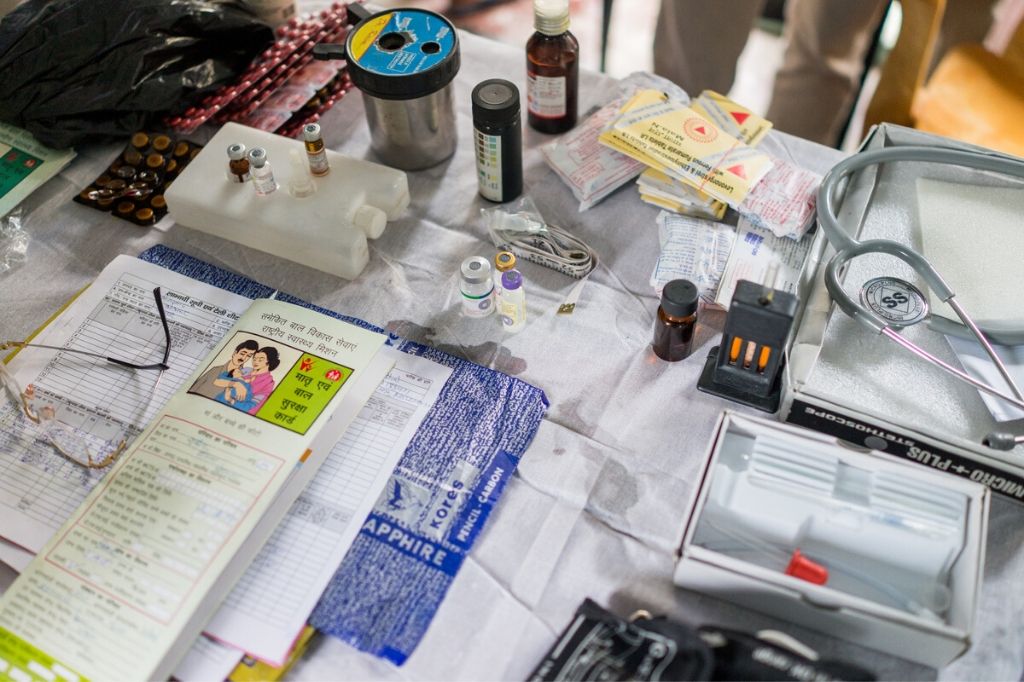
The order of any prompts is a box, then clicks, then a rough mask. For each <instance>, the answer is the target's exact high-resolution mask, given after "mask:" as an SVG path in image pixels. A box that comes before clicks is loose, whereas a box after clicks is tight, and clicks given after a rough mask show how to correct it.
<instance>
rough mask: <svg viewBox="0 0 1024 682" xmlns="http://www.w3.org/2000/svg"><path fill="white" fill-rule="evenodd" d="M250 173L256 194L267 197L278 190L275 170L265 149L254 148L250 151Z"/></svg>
mask: <svg viewBox="0 0 1024 682" xmlns="http://www.w3.org/2000/svg"><path fill="white" fill-rule="evenodd" d="M249 166H250V169H249V173H250V175H251V176H252V186H253V188H255V190H256V194H258V195H259V196H261V197H265V196H267V195H268V194H273V193H274V192H275V191H276V190H277V181H276V180H274V170H273V169H272V168H271V167H270V161H269V160H267V150H266V149H264V148H263V147H253V148H252V149H250V150H249Z"/></svg>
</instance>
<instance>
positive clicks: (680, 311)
mask: <svg viewBox="0 0 1024 682" xmlns="http://www.w3.org/2000/svg"><path fill="white" fill-rule="evenodd" d="M699 298H700V294H699V292H698V291H697V286H696V285H695V284H694V283H693V282H691V281H690V280H688V279H674V280H672V281H671V282H669V283H668V284H666V285H665V288H664V289H662V290H661V309H662V310H664V311H665V314H666V315H671V316H672V317H689V316H690V315H693V314H694V313H695V312H697V301H698V299H699Z"/></svg>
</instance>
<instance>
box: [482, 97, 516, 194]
mask: <svg viewBox="0 0 1024 682" xmlns="http://www.w3.org/2000/svg"><path fill="white" fill-rule="evenodd" d="M520 120H521V118H520V115H519V89H518V88H516V86H515V85H513V84H512V83H509V82H508V81H507V80H502V79H501V78H491V79H489V80H485V81H481V82H480V83H478V84H477V86H476V87H475V88H473V138H474V140H473V145H474V151H475V152H476V179H477V186H478V187H479V190H480V196H482V197H483V198H484V199H488V200H490V201H497V202H506V201H512V200H513V199H515V198H516V197H517V196H519V195H520V194H522V193H523V128H522V123H520Z"/></svg>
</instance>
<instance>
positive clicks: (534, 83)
mask: <svg viewBox="0 0 1024 682" xmlns="http://www.w3.org/2000/svg"><path fill="white" fill-rule="evenodd" d="M533 26H534V28H535V29H536V32H535V33H534V34H533V35H532V36H530V39H529V40H528V41H527V43H526V103H527V107H526V120H527V122H528V123H529V124H530V127H531V128H533V129H534V130H539V131H540V132H542V133H563V132H565V131H566V130H569V129H570V128H572V127H573V126H574V125H576V111H577V95H578V92H579V73H580V67H579V56H580V44H579V43H578V42H577V41H576V36H574V35H573V34H572V33H570V32H569V0H534V2H533Z"/></svg>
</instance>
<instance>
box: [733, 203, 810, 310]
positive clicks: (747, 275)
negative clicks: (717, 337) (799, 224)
mask: <svg viewBox="0 0 1024 682" xmlns="http://www.w3.org/2000/svg"><path fill="white" fill-rule="evenodd" d="M810 248H811V238H810V237H807V238H805V239H801V240H799V241H797V240H793V239H787V238H785V237H777V236H775V235H774V234H772V233H771V232H769V231H768V230H766V229H764V228H760V227H757V226H755V225H753V224H752V223H751V222H750V221H749V220H747V219H746V218H743V217H741V218H740V222H739V224H738V225H737V226H736V243H735V245H734V246H733V249H732V251H731V252H730V253H729V261H728V263H726V266H725V272H723V273H722V281H721V283H720V284H719V286H718V293H717V295H716V296H715V303H717V304H718V305H720V306H721V307H722V308H725V309H726V310H728V309H729V304H730V303H731V302H732V295H733V293H734V292H735V291H736V282H738V281H739V280H741V279H746V280H750V281H751V282H758V283H761V284H764V285H766V286H769V287H772V288H775V289H778V290H780V291H786V292H789V293H791V294H793V295H794V296H795V295H796V291H797V286H798V284H799V283H800V271H801V270H802V269H803V266H804V260H805V259H806V258H807V252H808V251H809V250H810ZM773 271H774V273H775V275H774V277H773V278H772V279H773V281H772V282H767V281H765V280H766V279H767V278H768V276H769V274H770V273H772V272H773Z"/></svg>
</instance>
